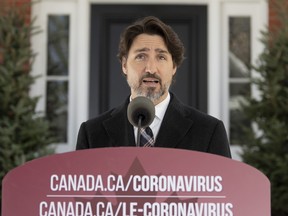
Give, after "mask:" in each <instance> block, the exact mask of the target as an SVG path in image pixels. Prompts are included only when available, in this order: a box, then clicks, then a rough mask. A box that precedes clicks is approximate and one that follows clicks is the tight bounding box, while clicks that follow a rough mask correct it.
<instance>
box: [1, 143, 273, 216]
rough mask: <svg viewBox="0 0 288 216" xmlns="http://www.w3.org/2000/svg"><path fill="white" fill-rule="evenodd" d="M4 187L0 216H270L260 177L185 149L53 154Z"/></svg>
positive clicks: (266, 187) (267, 189) (264, 183)
mask: <svg viewBox="0 0 288 216" xmlns="http://www.w3.org/2000/svg"><path fill="white" fill-rule="evenodd" d="M2 186H3V193H2V195H3V197H2V198H3V199H2V200H3V201H2V216H15V215H25V216H26V215H29V216H33V215H37V216H134V215H135V216H136V215H137V216H138V215H143V216H232V215H234V216H270V183H269V180H268V179H267V177H266V176H264V175H263V174H262V173H261V172H259V171H258V170H256V169H255V168H253V167H251V166H248V165H246V164H244V163H242V162H238V161H234V160H232V159H228V158H224V157H221V156H216V155H212V154H207V153H200V152H194V151H187V150H175V149H166V148H135V147H120V148H100V149H89V150H81V151H75V152H70V153H64V154H55V155H52V156H48V157H43V158H40V159H36V160H33V161H31V162H28V163H26V164H25V165H23V166H20V167H17V168H15V169H14V170H12V171H10V172H9V173H8V174H7V175H6V176H5V178H4V180H3V182H2Z"/></svg>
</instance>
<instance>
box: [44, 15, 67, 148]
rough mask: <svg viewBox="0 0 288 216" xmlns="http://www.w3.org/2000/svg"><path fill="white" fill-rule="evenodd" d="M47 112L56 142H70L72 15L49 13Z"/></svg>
mask: <svg viewBox="0 0 288 216" xmlns="http://www.w3.org/2000/svg"><path fill="white" fill-rule="evenodd" d="M47 29H48V32H47V34H48V44H47V72H46V75H47V87H46V90H47V93H46V115H47V117H48V119H49V121H50V124H51V132H52V133H53V135H54V136H55V137H56V139H57V140H56V142H57V143H62V144H63V143H67V135H68V134H67V131H68V100H69V99H68V95H69V67H68V65H69V16H68V15H49V16H48V28H47Z"/></svg>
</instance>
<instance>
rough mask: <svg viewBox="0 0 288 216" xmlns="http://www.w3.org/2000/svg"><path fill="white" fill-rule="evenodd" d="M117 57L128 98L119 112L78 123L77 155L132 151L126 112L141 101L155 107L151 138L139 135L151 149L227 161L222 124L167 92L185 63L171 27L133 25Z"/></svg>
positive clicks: (153, 21) (147, 22) (148, 21)
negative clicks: (132, 103) (122, 149)
mask: <svg viewBox="0 0 288 216" xmlns="http://www.w3.org/2000/svg"><path fill="white" fill-rule="evenodd" d="M118 57H119V60H120V62H121V65H122V71H123V74H124V76H125V77H126V79H127V83H128V85H129V87H130V89H131V95H130V97H128V98H127V100H126V101H125V102H124V103H123V104H122V105H120V106H119V107H116V108H114V109H112V110H109V111H107V112H105V113H103V114H102V115H100V116H98V117H97V118H94V119H91V120H88V121H87V122H84V123H82V125H81V127H80V130H79V134H78V140H77V146H76V149H87V148H99V147H116V146H135V140H136V138H135V137H136V134H137V128H135V127H134V128H133V126H132V125H131V124H130V123H129V121H128V118H127V106H128V104H129V102H130V101H131V100H133V99H134V98H136V97H138V96H145V97H147V98H149V99H150V100H151V101H152V102H153V103H154V105H155V119H154V121H153V122H152V123H151V125H150V126H149V128H148V129H151V130H152V134H151V135H149V134H148V132H143V133H144V136H146V138H147V137H148V138H149V137H150V136H151V137H152V138H151V140H152V142H151V145H152V146H155V147H168V148H181V149H189V150H195V151H201V152H208V153H212V154H218V155H222V156H226V157H231V154H230V148H229V143H228V139H227V135H226V131H225V128H224V126H223V123H222V122H221V121H220V120H218V119H216V118H214V117H211V116H209V115H206V114H204V113H201V112H199V111H197V110H196V109H194V108H192V107H188V106H186V105H184V104H182V103H181V102H180V101H179V100H178V99H177V97H176V96H175V95H174V94H173V93H171V92H169V87H170V85H171V83H172V81H173V77H174V75H175V74H176V71H177V68H178V67H179V66H180V65H181V63H182V61H183V59H184V47H183V44H182V42H181V41H180V39H179V38H178V36H177V34H176V33H175V32H174V31H173V30H172V28H171V27H170V26H168V25H166V24H164V23H163V22H162V21H161V20H159V19H158V18H156V17H145V18H143V19H141V20H138V21H136V22H135V23H134V24H132V25H131V26H128V27H127V28H126V29H125V31H124V32H123V33H122V35H121V38H120V44H119V54H118ZM147 134H148V135H147Z"/></svg>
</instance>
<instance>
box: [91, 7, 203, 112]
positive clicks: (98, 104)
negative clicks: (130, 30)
mask: <svg viewBox="0 0 288 216" xmlns="http://www.w3.org/2000/svg"><path fill="white" fill-rule="evenodd" d="M147 15H153V16H157V17H158V18H160V19H161V20H163V21H164V22H165V23H167V24H169V25H170V26H171V27H172V28H173V29H174V30H175V31H176V32H177V33H178V35H179V37H180V39H181V40H182V41H183V43H184V46H185V57H186V59H185V60H184V62H183V65H182V66H181V67H180V68H178V70H177V73H176V74H177V75H176V83H174V84H173V85H172V87H171V91H172V92H174V93H175V94H176V95H177V96H178V97H179V98H180V99H181V100H182V101H183V102H184V103H187V104H189V105H191V106H194V107H195V108H197V109H199V110H202V111H203V112H206V111H207V7H206V6H202V5H195V6H194V5H103V4H92V5H91V34H90V41H91V43H90V44H91V47H90V90H89V92H90V95H89V101H90V104H89V116H90V117H94V116H97V115H98V114H99V113H102V112H104V111H106V110H108V109H110V108H112V107H114V106H117V105H118V104H120V103H122V102H123V100H124V99H126V98H127V96H128V95H129V94H130V90H129V88H128V85H127V83H126V80H125V78H124V77H123V76H122V73H121V65H120V62H119V61H118V59H117V51H118V43H119V36H120V33H121V32H122V30H123V29H124V28H125V27H126V26H127V25H128V24H130V23H131V22H133V21H135V19H137V18H140V17H144V16H147Z"/></svg>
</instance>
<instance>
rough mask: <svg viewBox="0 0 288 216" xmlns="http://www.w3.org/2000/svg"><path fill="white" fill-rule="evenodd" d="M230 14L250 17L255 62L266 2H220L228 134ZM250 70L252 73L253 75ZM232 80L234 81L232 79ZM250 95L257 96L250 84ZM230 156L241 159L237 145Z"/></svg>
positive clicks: (265, 14) (223, 78) (223, 94)
mask: <svg viewBox="0 0 288 216" xmlns="http://www.w3.org/2000/svg"><path fill="white" fill-rule="evenodd" d="M230 16H249V17H250V19H251V63H252V64H255V63H256V60H257V58H258V56H259V54H260V53H261V52H262V50H263V45H261V43H260V41H259V39H260V37H261V33H260V31H261V30H264V29H265V26H266V25H267V23H268V4H267V2H266V1H265V0H254V1H248V0H245V1H243V0H242V1H240V0H230V1H228V0H223V4H222V19H221V20H222V21H221V22H222V29H223V33H222V41H221V44H222V45H221V46H222V49H221V50H222V71H223V73H222V82H223V85H222V90H221V92H222V93H221V94H222V106H223V107H222V109H221V110H222V114H221V116H222V117H223V121H224V124H225V126H226V129H227V133H228V135H229V127H230V122H229V121H230V120H229V119H230V117H229V82H230V81H231V79H229V68H228V67H229V62H228V61H229V47H228V45H229V44H228V35H229V29H228V21H229V17H230ZM253 74H254V73H253V71H252V75H253ZM232 81H235V80H234V79H232ZM238 81H239V82H245V79H239V80H238ZM252 95H253V96H257V95H258V93H257V90H256V89H255V88H254V87H253V86H252ZM231 151H232V156H233V158H234V159H237V160H241V158H240V156H239V152H240V151H241V148H239V146H235V145H234V146H233V145H232V146H231Z"/></svg>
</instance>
